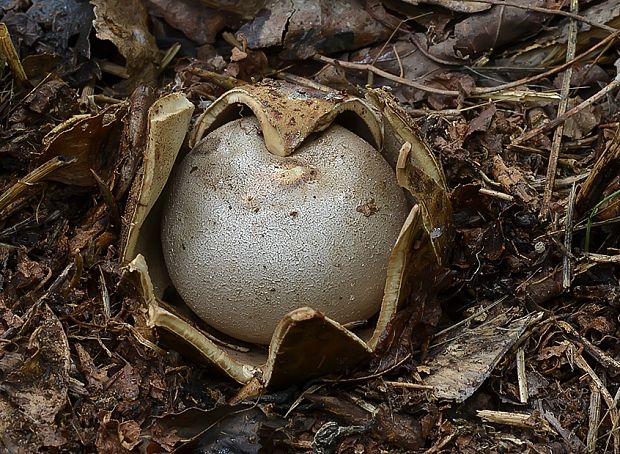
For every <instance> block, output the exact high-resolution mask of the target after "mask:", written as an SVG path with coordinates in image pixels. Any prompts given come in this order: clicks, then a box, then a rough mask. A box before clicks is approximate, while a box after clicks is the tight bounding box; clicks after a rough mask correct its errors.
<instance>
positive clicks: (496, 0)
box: [476, 0, 616, 33]
mask: <svg viewBox="0 0 620 454" xmlns="http://www.w3.org/2000/svg"><path fill="white" fill-rule="evenodd" d="M476 1H477V2H478V3H486V4H489V5H497V6H512V7H514V8H520V9H526V10H528V11H536V12H538V13H546V14H555V15H556V16H564V17H570V18H572V19H575V20H578V21H579V22H583V23H584V24H588V25H592V26H593V27H597V28H601V29H603V30H606V31H608V32H611V33H613V32H615V31H616V29H615V28H613V27H610V26H609V25H606V24H602V23H600V22H597V21H594V20H591V19H588V18H587V17H585V16H580V15H579V14H576V13H575V12H574V11H572V8H571V12H568V11H562V10H556V9H548V8H541V7H540V6H533V5H527V4H523V3H517V2H510V1H504V0H476Z"/></svg>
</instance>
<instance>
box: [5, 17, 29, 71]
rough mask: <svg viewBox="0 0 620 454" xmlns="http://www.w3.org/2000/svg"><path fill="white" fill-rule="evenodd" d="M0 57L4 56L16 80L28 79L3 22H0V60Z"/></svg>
mask: <svg viewBox="0 0 620 454" xmlns="http://www.w3.org/2000/svg"><path fill="white" fill-rule="evenodd" d="M2 57H6V62H7V63H8V64H9V68H11V72H12V73H13V75H14V76H15V78H16V79H17V80H19V81H22V82H23V81H25V80H28V76H26V72H25V71H24V67H23V66H22V62H21V61H20V60H19V55H17V51H16V50H15V46H13V41H11V35H10V34H9V29H8V28H7V27H6V25H5V24H3V23H0V60H2Z"/></svg>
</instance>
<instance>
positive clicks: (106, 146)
mask: <svg viewBox="0 0 620 454" xmlns="http://www.w3.org/2000/svg"><path fill="white" fill-rule="evenodd" d="M125 113H126V105H125V104H120V105H115V106H112V107H110V108H108V109H104V110H103V111H102V112H101V113H99V114H96V115H77V116H74V117H72V118H70V119H69V120H67V121H65V122H63V123H61V124H60V125H58V126H57V127H56V128H54V129H53V130H52V131H50V132H49V133H48V134H47V135H46V136H45V137H44V138H43V143H44V144H45V149H44V150H43V153H42V154H41V157H40V162H44V161H47V160H49V159H51V158H53V157H55V156H62V157H64V158H67V159H76V162H75V163H73V164H71V165H69V166H66V167H63V168H60V169H58V170H56V171H55V172H53V173H52V174H51V175H50V176H48V179H50V180H54V181H60V182H62V183H65V184H74V185H78V186H94V185H95V184H96V181H95V179H94V177H93V174H92V172H91V171H94V172H95V173H96V174H97V175H98V176H99V177H100V178H102V179H103V180H107V179H108V178H109V177H110V176H111V174H112V170H113V166H114V165H115V163H116V153H117V151H118V143H119V136H120V122H121V120H122V118H123V116H124V115H125Z"/></svg>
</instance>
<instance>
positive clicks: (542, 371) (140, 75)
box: [0, 0, 620, 453]
mask: <svg viewBox="0 0 620 454" xmlns="http://www.w3.org/2000/svg"><path fill="white" fill-rule="evenodd" d="M257 3H259V2H241V1H226V2H224V1H221V2H220V1H217V0H215V1H203V2H198V1H190V0H184V1H177V2H170V1H166V0H144V1H143V2H141V1H140V0H123V1H122V2H121V1H116V0H114V1H109V0H108V1H104V0H92V1H91V2H90V3H88V2H82V1H77V0H45V1H43V0H33V1H26V0H0V18H1V21H2V22H3V23H5V24H6V26H7V28H8V31H9V33H10V37H11V39H12V41H13V43H15V47H16V48H17V51H18V54H19V57H20V59H21V62H22V66H23V68H24V71H25V75H26V78H27V80H26V81H20V80H19V71H18V69H19V65H18V64H17V61H16V60H15V59H11V57H10V53H9V52H5V53H6V54H7V60H8V61H9V63H11V69H12V71H11V70H10V69H9V66H6V67H4V71H3V73H2V76H1V90H0V119H1V121H2V129H1V131H0V186H1V187H2V190H1V191H0V288H1V293H0V377H1V381H0V450H1V451H2V452H11V453H13V452H16V453H31V452H37V451H44V452H93V451H99V452H105V453H108V452H112V453H115V452H125V451H127V450H135V451H140V452H149V453H152V452H166V451H171V450H173V449H176V450H177V452H208V453H228V452H231V453H232V452H234V453H241V452H243V453H253V452H310V451H312V450H314V452H316V453H330V452H333V453H379V452H390V453H398V452H431V453H438V452H463V453H477V452H532V453H563V452H586V451H588V450H589V451H590V452H619V450H620V433H618V422H619V421H618V418H619V411H618V408H617V403H618V395H619V394H618V391H619V390H620V386H619V383H618V374H619V373H620V358H619V355H620V351H619V347H620V345H619V343H618V334H619V333H618V305H619V304H620V288H619V286H618V270H617V265H618V263H619V262H620V258H619V257H620V255H619V254H620V252H619V251H618V229H617V220H618V214H619V213H618V200H619V199H618V197H617V195H618V192H617V191H618V183H619V182H618V165H619V164H618V162H619V161H618V155H619V148H618V147H619V143H618V137H616V131H617V130H618V100H617V98H616V95H617V91H616V90H615V87H616V85H617V82H616V81H615V78H616V77H617V75H616V66H615V65H614V64H615V59H616V55H617V43H616V38H617V34H615V33H614V30H615V27H616V26H617V25H618V23H620V21H619V12H620V2H618V1H611V0H610V1H584V2H579V3H580V5H579V7H580V8H581V11H574V12H575V13H576V14H578V15H577V16H574V17H576V19H575V20H574V22H573V25H571V21H572V20H571V19H569V18H567V17H566V15H564V16H563V15H560V14H556V13H554V12H555V11H558V10H559V9H560V8H561V11H568V8H569V5H567V3H569V2H559V1H552V0H540V1H531V2H530V1H523V2H519V3H518V4H519V5H521V8H512V7H506V6H492V4H494V3H497V2H495V1H488V2H486V1H485V2H450V1H447V0H446V1H441V0H438V1H419V2H410V1H404V0H403V1H398V0H394V1H389V2H388V1H385V2H380V1H367V2H362V1H356V0H343V1H341V2H331V1H327V0H324V1H323V0H299V1H294V2H278V1H269V0H268V1H266V2H260V3H261V4H260V5H258V4H257ZM414 3H419V4H418V5H417V6H416V5H414ZM528 5H532V6H535V7H537V8H538V9H536V10H533V9H530V8H528ZM93 7H94V8H93ZM209 7H211V8H213V9H210V8H209ZM541 8H542V9H541ZM545 11H546V12H545ZM343 18H346V20H343ZM93 20H94V24H93ZM405 20H406V21H405ZM575 32H578V35H577V36H578V39H577V40H575V34H574V33H575ZM612 33H614V34H613V35H612ZM1 36H3V35H2V29H1V28H0V37H1ZM575 41H576V43H577V45H576V51H575V52H576V55H577V56H578V57H580V58H579V59H578V61H577V62H576V63H574V64H573V65H570V68H571V70H572V74H571V75H570V76H569V78H570V84H566V87H572V88H571V89H570V90H568V89H567V88H566V87H565V89H564V92H562V86H563V79H565V78H566V79H567V81H568V80H569V78H568V77H567V72H566V71H564V69H566V68H560V71H556V72H550V73H549V74H547V75H544V74H543V73H544V72H545V71H549V70H551V69H553V68H555V67H558V66H559V65H561V64H563V63H564V62H565V61H566V60H567V52H568V54H569V57H568V59H569V60H570V59H571V57H570V52H571V50H570V48H571V47H574V46H573V45H572V44H574V43H575ZM7 42H8V41H4V42H3V45H2V47H1V48H2V49H8V47H7V46H6V45H4V44H6V43H7ZM567 43H568V44H567ZM567 48H568V51H567ZM592 48H593V49H594V50H593V51H591V50H590V49H592ZM328 57H329V58H335V59H337V60H339V61H341V62H342V63H339V64H335V65H334V64H332V63H334V62H333V61H331V60H330V59H329V58H328ZM351 63H353V64H351ZM367 64H370V65H374V66H372V67H370V69H371V71H374V72H377V69H380V70H382V71H385V72H387V73H389V74H392V75H394V76H389V78H382V77H380V76H381V74H383V75H384V76H385V75H386V73H385V72H384V73H380V74H375V75H374V77H371V76H372V72H369V71H368V69H369V66H364V65H367ZM399 75H400V76H399ZM538 75H542V77H536V76H538ZM264 77H270V78H283V79H287V80H289V81H294V82H299V81H300V80H301V81H302V83H303V84H306V85H307V84H311V83H312V82H314V83H318V84H322V85H327V86H329V87H332V88H335V89H338V90H345V91H346V92H348V93H349V94H353V95H357V96H363V87H364V86H365V84H367V83H370V84H371V85H372V86H375V87H379V86H384V85H387V86H390V87H391V89H392V93H393V94H394V95H395V96H396V97H397V98H398V99H399V101H401V103H402V105H403V107H404V108H405V109H406V110H408V111H409V113H410V114H411V115H412V118H413V119H412V120H411V121H412V122H414V123H415V124H417V126H419V128H420V129H421V131H422V132H423V134H424V136H425V137H426V139H427V140H428V142H429V143H430V144H431V146H432V147H433V150H434V152H435V153H436V155H437V157H438V158H439V159H440V160H441V162H442V164H443V166H444V169H445V172H446V175H447V179H448V183H449V188H450V190H451V200H452V203H453V207H454V223H455V230H456V235H455V241H454V248H453V253H452V257H451V258H450V260H449V266H448V267H447V268H446V269H445V270H443V271H442V272H441V273H438V275H437V276H428V277H427V278H428V279H436V280H437V281H438V282H444V284H445V288H444V289H443V291H442V292H441V293H440V295H438V297H437V298H436V300H434V302H433V303H432V304H433V305H434V306H431V309H432V310H429V311H427V312H426V314H427V315H428V316H427V317H426V318H423V319H419V318H417V319H416V318H415V316H414V315H413V314H414V311H412V310H404V311H403V312H402V313H401V314H400V315H399V317H398V318H397V319H396V320H395V322H394V323H393V326H392V330H393V331H392V333H393V334H394V338H395V339H397V340H395V341H394V342H392V344H391V345H389V348H388V349H387V350H386V351H384V352H382V353H381V354H380V355H377V356H376V357H375V358H373V360H372V361H371V362H370V363H369V364H365V365H363V366H360V368H359V369H357V370H354V371H350V373H349V374H347V375H345V376H338V377H335V376H334V377H327V378H325V379H322V380H316V381H313V382H311V383H307V384H306V385H304V386H298V387H291V388H289V389H286V390H283V391H280V392H277V393H273V394H268V395H264V396H262V397H261V398H260V399H259V400H253V401H242V402H239V399H236V396H237V395H238V393H239V391H240V387H239V386H238V385H236V384H234V383H232V382H230V381H227V380H225V379H224V378H222V377H220V376H218V375H216V374H214V372H213V371H211V370H209V369H206V368H203V366H201V365H200V363H198V362H195V361H194V360H192V359H189V358H184V357H182V356H180V355H179V354H177V353H175V352H174V351H173V350H168V349H167V350H160V349H159V347H157V342H158V338H157V333H155V332H153V331H151V330H150V329H149V328H148V327H147V326H146V323H145V314H144V311H143V308H144V303H143V302H142V301H141V300H140V298H139V297H138V292H137V289H136V287H135V285H134V283H133V282H132V281H131V280H130V279H128V278H127V276H126V275H125V274H124V270H123V268H122V267H121V266H120V264H119V241H120V239H119V235H120V231H121V226H122V225H123V222H125V221H124V218H123V212H124V209H125V205H126V203H127V197H128V190H129V188H130V186H131V183H132V181H133V180H134V178H135V176H136V175H138V174H139V173H140V172H141V151H142V150H143V148H144V140H145V134H146V131H145V114H146V111H147V109H148V107H149V106H150V105H151V103H152V102H153V101H154V100H155V99H156V98H157V97H158V96H159V95H161V94H163V93H167V92H170V91H173V90H175V91H179V90H180V91H183V92H184V93H185V94H186V95H187V96H188V98H189V99H190V100H191V101H192V102H193V103H194V104H195V105H196V106H197V109H196V111H195V115H198V114H199V113H200V112H202V111H203V110H204V108H205V107H206V106H207V105H208V104H209V103H210V102H211V101H212V100H214V99H215V98H216V97H217V96H218V95H220V94H221V93H223V92H224V91H225V90H226V89H229V88H232V87H234V86H235V85H236V84H238V83H240V81H247V82H251V81H254V80H260V79H262V78H264ZM300 78H303V79H300ZM528 78H529V79H528ZM513 81H520V82H518V83H517V84H513V85H507V84H509V83H510V82H513ZM412 82H413V83H412ZM491 87H497V88H495V89H494V88H491ZM562 93H564V94H562ZM589 98H590V99H591V100H593V102H591V103H589V104H586V105H580V103H581V102H582V101H584V100H586V99H589ZM559 109H560V111H559ZM564 111H568V113H567V114H565V115H563V116H562V113H563V112H564ZM76 115H84V116H83V117H80V118H78V119H77V121H76V123H74V124H71V125H70V126H68V127H66V128H65V130H64V131H63V132H62V133H59V132H58V131H53V129H54V127H56V126H58V125H60V124H61V123H63V122H64V121H66V120H68V119H71V118H76V117H75V116H76ZM558 116H560V118H561V119H564V120H565V121H564V122H559V123H558V122H556V124H551V125H550V126H548V127H545V126H544V125H545V124H546V123H547V122H549V121H551V120H553V119H555V118H556V117H558ZM560 123H561V124H560ZM558 124H559V126H558ZM560 128H563V130H561V129H560ZM557 131H561V132H557ZM529 132H531V134H528V133H529ZM556 132H557V136H556V135H555V134H556ZM554 142H555V145H554ZM558 146H559V151H560V154H559V159H558V160H557V163H554V162H555V159H554V155H555V152H554V151H552V150H554V149H558V148H557V147H558ZM549 165H551V168H552V170H553V169H554V168H557V172H556V175H557V177H556V179H555V184H554V185H551V183H550V181H549V179H547V178H546V175H547V169H548V167H549ZM553 174H554V172H553V171H552V172H551V175H553ZM573 187H575V192H574V194H573V197H571V188H573ZM546 189H547V193H548V196H547V197H545V195H544V194H545V190H546ZM551 189H553V191H550V190H551ZM549 196H550V197H549ZM567 213H568V215H567ZM571 213H572V214H571ZM411 302H412V304H413V305H414V306H415V303H416V299H415V295H412V297H411ZM233 399H234V400H233ZM231 402H236V403H234V404H233V403H231Z"/></svg>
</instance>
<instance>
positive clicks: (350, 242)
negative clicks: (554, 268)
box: [162, 117, 408, 344]
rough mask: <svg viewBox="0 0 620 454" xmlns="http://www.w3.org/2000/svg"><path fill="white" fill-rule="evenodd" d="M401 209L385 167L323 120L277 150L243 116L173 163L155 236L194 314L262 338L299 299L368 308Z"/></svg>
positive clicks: (323, 307) (341, 310)
mask: <svg viewBox="0 0 620 454" xmlns="http://www.w3.org/2000/svg"><path fill="white" fill-rule="evenodd" d="M407 211H408V207H407V202H406V200H405V196H404V193H403V191H402V189H401V188H400V187H399V186H398V184H397V182H396V178H395V175H394V171H393V170H392V169H391V167H390V166H389V165H388V163H387V162H386V161H385V159H384V158H383V157H382V156H381V154H380V153H379V152H378V151H377V150H376V149H375V148H373V147H372V146H371V145H369V144H368V143H367V142H365V141H364V140H363V139H361V138H360V137H358V136H356V135H355V134H354V133H352V132H350V131H348V130H346V129H344V128H342V127H341V126H338V125H332V126H331V127H330V128H329V129H327V130H326V131H325V132H323V133H322V134H320V135H319V136H317V137H316V138H311V139H310V140H309V141H307V142H305V143H304V144H302V146H301V147H300V148H299V149H298V150H297V151H296V152H295V153H294V154H293V155H291V156H289V157H278V156H275V155H272V154H271V153H269V151H267V149H266V148H265V145H264V142H263V138H262V134H261V131H260V127H259V125H258V122H257V121H256V119H254V118H253V117H249V118H243V119H239V120H236V121H234V122H231V123H227V124H225V125H224V126H222V127H220V128H219V129H217V130H215V131H213V132H212V133H211V134H209V135H208V136H207V137H205V139H203V140H202V141H201V142H200V143H199V144H198V145H197V146H196V147H195V148H194V149H193V150H192V151H191V152H190V153H189V154H188V155H187V156H186V157H185V158H184V159H183V161H182V162H181V163H180V164H179V165H178V166H177V169H176V171H175V173H174V175H173V176H172V183H171V188H170V191H169V192H168V195H167V200H166V205H165V208H164V216H163V221H162V245H163V250H164V257H165V260H166V266H167V267H168V271H169V273H170V277H171V279H172V282H173V283H174V285H175V287H176V288H177V290H178V291H179V293H180V295H181V296H182V298H183V299H184V300H185V302H186V303H187V304H188V305H189V306H190V307H191V308H192V309H193V310H194V312H196V313H197V314H198V315H199V316H200V317H201V318H202V319H204V320H205V321H206V322H207V323H209V324H210V325H211V326H213V327H214V328H216V329H218V330H220V331H222V332H224V333H226V334H228V335H230V336H233V337H235V338H238V339H242V340H245V341H249V342H255V343H263V344H266V343H269V340H270V338H271V335H272V333H273V331H274V329H275V326H276V324H277V323H278V321H279V320H280V319H281V318H282V317H283V316H284V315H285V314H286V313H288V312H289V311H291V310H294V309H297V308H300V307H304V306H309V307H312V308H314V309H316V310H318V311H321V312H322V313H324V314H325V315H327V316H328V317H330V318H333V319H334V320H336V321H338V322H340V323H347V322H352V321H357V320H364V319H367V318H369V317H371V316H372V315H373V314H374V313H376V312H377V311H378V310H379V307H380V304H381V299H382V296H383V287H384V283H385V276H386V267H387V261H388V257H389V254H390V250H391V248H392V246H393V245H394V242H395V241H396V238H397V237H398V233H399V231H400V228H401V226H402V225H403V222H404V220H405V218H406V216H407Z"/></svg>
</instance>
